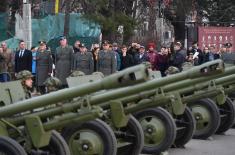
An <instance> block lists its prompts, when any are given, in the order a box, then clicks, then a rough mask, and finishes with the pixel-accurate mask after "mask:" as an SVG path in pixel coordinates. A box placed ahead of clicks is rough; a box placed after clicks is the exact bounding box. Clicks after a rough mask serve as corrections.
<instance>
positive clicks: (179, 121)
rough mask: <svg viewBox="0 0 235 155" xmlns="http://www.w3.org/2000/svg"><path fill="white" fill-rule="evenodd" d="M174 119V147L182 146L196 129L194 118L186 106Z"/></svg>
mask: <svg viewBox="0 0 235 155" xmlns="http://www.w3.org/2000/svg"><path fill="white" fill-rule="evenodd" d="M174 119H175V123H176V127H177V134H176V139H175V142H174V147H184V145H185V144H187V143H188V142H189V141H190V140H191V139H192V137H193V134H194V131H195V129H196V120H195V119H194V116H193V113H192V112H191V110H190V109H189V108H188V107H187V108H186V109H185V111H184V113H183V114H182V115H177V116H175V117H174Z"/></svg>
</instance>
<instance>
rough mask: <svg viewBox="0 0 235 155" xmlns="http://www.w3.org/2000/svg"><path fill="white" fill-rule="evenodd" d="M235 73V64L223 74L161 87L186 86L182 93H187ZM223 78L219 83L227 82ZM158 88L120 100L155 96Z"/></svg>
mask: <svg viewBox="0 0 235 155" xmlns="http://www.w3.org/2000/svg"><path fill="white" fill-rule="evenodd" d="M233 74H235V66H233V67H229V68H226V69H225V71H224V72H223V73H222V74H215V75H211V76H206V77H200V78H195V79H186V80H183V81H180V82H174V83H171V84H168V85H165V86H162V87H161V89H162V90H163V91H164V92H169V91H175V90H179V89H183V88H185V90H184V91H183V90H182V93H187V92H190V91H195V90H200V89H202V88H205V87H207V86H208V83H207V82H208V81H210V80H213V79H217V78H221V77H222V79H223V78H224V77H225V76H226V77H227V76H230V75H231V76H233ZM222 79H220V82H219V81H218V80H216V81H217V83H218V84H221V83H225V82H226V81H224V80H223V81H221V80H222ZM232 80H233V79H232V78H229V80H228V79H227V81H232ZM203 83H204V84H203ZM202 84H203V85H202ZM156 88H157V87H155V88H153V89H152V90H144V89H143V91H142V92H139V93H138V94H137V93H136V94H135V95H131V96H127V97H124V98H121V99H120V100H121V101H122V102H124V103H127V102H133V101H138V100H140V99H143V98H148V97H149V96H153V95H155V94H156Z"/></svg>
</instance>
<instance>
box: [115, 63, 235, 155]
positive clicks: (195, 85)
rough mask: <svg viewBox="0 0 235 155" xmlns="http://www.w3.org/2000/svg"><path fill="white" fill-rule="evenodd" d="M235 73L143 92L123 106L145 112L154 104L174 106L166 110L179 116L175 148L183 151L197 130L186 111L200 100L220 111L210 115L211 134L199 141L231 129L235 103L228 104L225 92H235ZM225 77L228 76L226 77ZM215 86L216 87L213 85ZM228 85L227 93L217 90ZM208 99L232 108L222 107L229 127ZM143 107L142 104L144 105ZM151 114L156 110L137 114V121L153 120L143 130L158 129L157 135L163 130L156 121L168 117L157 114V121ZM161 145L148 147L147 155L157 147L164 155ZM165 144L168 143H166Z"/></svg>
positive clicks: (233, 69)
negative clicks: (143, 119)
mask: <svg viewBox="0 0 235 155" xmlns="http://www.w3.org/2000/svg"><path fill="white" fill-rule="evenodd" d="M234 73H235V67H230V68H227V69H226V70H225V72H224V73H223V74H219V75H215V76H210V77H201V78H197V79H191V80H184V81H180V82H176V83H173V84H169V85H166V86H163V87H161V88H160V89H155V90H154V89H153V90H151V91H145V92H142V93H139V94H136V95H133V96H129V97H126V98H122V99H119V100H120V101H121V102H122V103H133V102H134V103H136V104H137V103H138V108H139V109H144V107H145V106H146V104H150V105H151V104H152V105H155V106H156V105H157V106H164V107H166V103H168V104H170V103H171V106H170V109H169V107H166V108H167V109H168V110H169V111H171V113H172V115H173V116H175V120H176V124H177V126H178V130H177V131H180V132H177V136H176V140H175V142H174V144H175V146H177V147H180V146H183V145H184V144H186V143H187V142H188V141H189V140H190V139H191V137H192V134H193V132H194V129H195V128H194V127H193V126H194V120H193V117H192V115H191V114H190V111H189V109H186V111H184V109H185V107H186V103H194V105H195V104H196V103H197V100H199V99H201V100H200V103H201V104H200V105H201V106H203V104H206V105H208V104H209V107H210V108H212V110H213V109H214V111H215V109H217V110H216V111H215V112H214V113H210V112H211V111H209V115H211V114H213V115H212V116H211V119H210V120H206V122H207V123H205V126H204V128H207V130H204V132H203V133H202V132H201V133H198V135H197V138H204V139H205V138H206V137H208V136H210V135H212V134H214V133H215V132H216V131H217V132H224V131H226V130H227V129H228V128H229V127H230V126H231V122H232V120H233V117H234V108H233V107H232V106H231V103H230V102H229V100H228V99H227V100H225V98H224V92H225V93H229V92H231V91H232V90H233V87H232V86H231V83H234V75H233V74H234ZM224 76H226V77H224ZM219 77H222V78H220V79H217V78H219ZM213 79H216V80H215V81H214V82H207V81H209V80H213ZM229 81H230V82H229ZM211 83H212V84H213V85H211ZM225 83H227V85H229V84H230V88H229V89H227V90H226V89H225V90H224V91H223V89H221V88H220V87H219V88H216V87H215V85H221V84H223V86H224V84H225ZM209 86H210V87H209ZM212 86H213V87H212ZM205 88H208V89H205ZM202 89H205V90H204V91H202ZM199 90H200V91H201V92H196V93H194V92H195V91H199ZM214 92H217V93H216V94H215V93H214ZM151 97H152V100H146V98H148V99H150V98H151ZM208 97H216V101H217V103H220V105H221V106H223V105H224V106H225V105H226V106H225V107H227V106H229V108H227V109H224V110H223V109H222V108H223V107H220V109H221V110H223V111H224V113H223V115H222V116H223V117H224V118H227V119H224V120H223V122H226V123H220V115H219V112H218V108H217V107H216V106H215V104H214V103H211V102H212V101H211V100H208V99H204V98H208ZM143 99H145V100H143ZM141 100H142V101H141ZM224 101H226V104H224ZM208 102H209V103H208ZM139 103H141V105H140V104H139ZM156 103H157V104H156ZM189 105H190V104H189ZM207 107H208V106H207ZM207 107H204V106H203V107H202V108H204V109H205V108H207ZM127 109H128V108H127ZM127 109H126V110H127ZM228 109H230V110H228ZM209 110H210V109H209ZM150 111H153V110H152V109H150V110H143V111H142V112H140V113H138V114H137V117H138V116H140V115H141V118H140V117H139V119H140V120H141V119H142V118H143V117H145V118H148V119H149V120H151V119H152V121H149V122H148V123H147V125H143V128H144V129H146V130H145V131H148V129H149V128H154V129H155V130H153V131H158V129H159V128H158V127H157V126H156V125H155V122H154V118H156V119H155V121H156V120H159V119H162V120H163V117H164V116H162V115H161V116H159V115H160V114H159V112H158V113H156V116H155V117H154V116H153V114H152V116H149V115H148V114H149V112H150ZM193 112H194V111H193ZM225 112H227V113H225ZM141 113H142V114H143V113H144V114H145V115H144V116H143V115H142V114H141ZM194 115H195V113H194ZM226 115H227V117H225V116H226ZM159 117H160V118H159ZM150 118H151V119H150ZM195 118H196V116H195ZM212 119H213V122H214V125H211V123H210V122H211V121H212ZM165 120H166V119H165ZM158 122H159V121H158ZM199 123H200V122H199ZM145 124H146V123H145ZM184 124H186V125H184ZM219 124H221V125H220V126H221V130H220V129H217V128H218V125H219ZM163 125H164V124H163ZM208 127H209V128H208ZM160 129H161V127H160ZM199 129H200V128H199ZM199 129H198V130H199ZM164 132H165V131H164ZM158 133H159V131H158ZM146 134H148V133H146ZM152 134H153V135H157V133H154V132H152ZM160 134H161V133H160ZM169 134H170V132H169V133H168V134H166V135H167V137H166V138H169V137H168V135H169ZM149 137H150V136H149ZM152 137H153V136H152ZM153 138H154V137H153ZM156 139H160V141H161V139H164V138H157V136H156ZM150 140H151V139H150ZM156 141H157V140H156ZM166 141H168V142H169V139H166ZM145 142H146V141H145ZM157 142H158V144H157V143H156V144H157V146H154V145H153V142H152V143H151V144H149V145H148V143H147V144H146V150H145V152H146V153H150V152H151V151H154V149H153V148H152V150H151V147H148V146H152V147H155V151H157V152H158V153H159V152H161V151H162V150H165V149H164V147H163V146H162V145H161V143H160V144H159V141H157ZM161 142H162V143H164V140H162V141H161ZM165 144H166V143H165ZM165 146H168V147H169V146H170V143H168V145H165ZM165 148H167V147H165Z"/></svg>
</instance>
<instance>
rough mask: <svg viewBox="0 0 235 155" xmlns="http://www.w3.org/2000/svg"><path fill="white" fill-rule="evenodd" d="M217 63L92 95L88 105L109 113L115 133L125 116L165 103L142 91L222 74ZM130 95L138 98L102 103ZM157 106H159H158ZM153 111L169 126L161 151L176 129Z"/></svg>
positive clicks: (163, 113)
mask: <svg viewBox="0 0 235 155" xmlns="http://www.w3.org/2000/svg"><path fill="white" fill-rule="evenodd" d="M218 62H220V61H216V62H212V63H211V64H210V65H212V66H213V67H212V66H210V65H209V64H205V66H206V65H208V66H210V67H206V68H205V67H202V66H200V67H201V69H199V68H198V67H196V68H194V70H192V71H188V72H184V73H180V74H178V75H172V76H173V78H172V77H166V78H162V79H155V80H152V81H148V82H145V83H144V84H139V85H136V86H134V87H129V88H122V89H119V90H113V91H109V92H105V93H103V94H98V95H93V96H91V97H90V100H89V103H90V104H91V105H92V104H98V103H101V104H102V107H103V108H105V109H106V110H107V109H108V111H109V112H108V113H110V116H109V118H111V120H112V127H113V129H114V130H115V131H116V130H117V129H119V128H120V127H122V126H126V122H127V119H126V115H129V114H132V113H135V112H137V111H142V110H143V109H146V108H148V107H156V106H158V100H162V101H163V100H165V101H166V99H165V97H164V96H158V98H156V99H158V100H154V102H153V101H152V99H150V98H149V99H146V98H148V97H147V96H145V95H142V94H143V91H147V90H151V89H155V90H154V92H153V94H154V95H156V89H157V88H159V87H163V86H164V85H166V84H170V83H175V80H173V79H178V80H183V79H187V78H189V77H191V78H197V77H201V76H202V75H204V76H209V75H211V76H212V75H213V73H214V74H216V73H220V72H223V66H222V64H218ZM220 63H221V62H220ZM202 68H204V69H203V70H204V71H206V73H205V72H204V71H202ZM208 68H211V69H209V70H208ZM198 69H199V70H198ZM196 70H198V71H199V72H195V71H196ZM201 71H202V72H201ZM198 73H199V74H198ZM131 94H138V95H139V96H138V95H133V96H134V97H133V96H131V97H126V98H125V99H126V100H125V99H122V98H121V99H118V100H117V101H111V102H110V101H109V102H107V103H104V102H105V100H113V97H115V96H122V97H124V96H127V95H131ZM136 96H137V98H138V97H140V98H139V99H137V100H135V99H136ZM132 97H133V98H134V99H133V98H132ZM141 97H143V98H144V99H145V100H141V101H139V100H140V99H142V98H141ZM163 97H164V98H163ZM131 98H132V99H131ZM128 99H130V100H128ZM171 99H173V98H172V97H171ZM167 100H168V99H167ZM133 101H136V102H138V101H139V102H138V104H135V105H133V104H131V105H130V106H129V104H128V103H130V102H133ZM166 103H167V102H164V104H166ZM159 105H161V104H159ZM115 111H116V113H115ZM153 111H154V112H155V111H160V113H161V114H162V115H163V116H164V115H165V117H164V119H165V118H166V120H165V121H167V123H168V124H170V125H169V127H168V128H167V129H169V130H168V131H167V136H168V137H169V139H170V140H169V139H167V140H165V141H168V143H167V144H164V146H163V147H164V148H163V149H162V150H164V149H167V148H169V146H170V145H171V144H172V142H173V141H174V139H175V128H176V127H175V124H174V122H173V119H172V117H171V116H170V115H169V114H168V113H167V112H166V111H165V110H163V109H161V108H157V109H154V110H153ZM115 116H116V117H115ZM108 122H109V123H108V124H110V120H108ZM167 123H166V124H167ZM115 127H116V129H115ZM117 127H119V128H117ZM117 137H118V136H117ZM67 139H69V138H68V137H67ZM133 141H134V142H135V143H136V144H133V145H135V146H138V145H139V143H140V142H138V140H136V139H135V140H133ZM163 143H164V142H163ZM169 143H170V144H169ZM135 146H133V147H134V148H136V147H135ZM161 147H162V146H161ZM128 149H129V150H133V149H131V147H128ZM152 153H153V152H152ZM154 153H159V152H156V150H155V152H154ZM130 154H131V153H130Z"/></svg>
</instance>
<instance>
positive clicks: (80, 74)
mask: <svg viewBox="0 0 235 155" xmlns="http://www.w3.org/2000/svg"><path fill="white" fill-rule="evenodd" d="M84 75H85V73H83V72H82V71H78V70H76V71H73V72H72V74H71V75H70V77H77V76H84Z"/></svg>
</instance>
